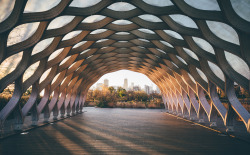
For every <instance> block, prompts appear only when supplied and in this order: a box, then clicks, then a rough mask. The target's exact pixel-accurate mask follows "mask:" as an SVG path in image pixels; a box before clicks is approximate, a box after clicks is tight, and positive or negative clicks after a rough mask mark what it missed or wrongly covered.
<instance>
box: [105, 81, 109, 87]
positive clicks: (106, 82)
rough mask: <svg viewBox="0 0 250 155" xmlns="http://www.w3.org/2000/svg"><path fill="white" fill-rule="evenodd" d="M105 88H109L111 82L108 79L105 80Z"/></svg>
mask: <svg viewBox="0 0 250 155" xmlns="http://www.w3.org/2000/svg"><path fill="white" fill-rule="evenodd" d="M104 87H109V80H108V79H104Z"/></svg>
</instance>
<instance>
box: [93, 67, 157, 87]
mask: <svg viewBox="0 0 250 155" xmlns="http://www.w3.org/2000/svg"><path fill="white" fill-rule="evenodd" d="M105 79H108V81H109V86H121V87H123V85H124V79H127V80H128V87H130V86H131V85H133V84H134V86H140V87H141V88H144V86H145V85H148V86H152V87H153V90H156V85H155V84H154V83H153V82H152V81H151V80H150V79H149V78H148V77H147V76H145V75H144V74H141V73H137V72H133V71H129V70H119V71H116V72H112V73H108V74H105V75H103V76H102V77H101V78H100V79H99V80H98V81H97V82H96V83H94V84H93V85H92V86H91V88H90V89H93V88H96V86H97V84H98V83H104V80H105ZM132 83H133V84H132Z"/></svg>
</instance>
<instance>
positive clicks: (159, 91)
mask: <svg viewBox="0 0 250 155" xmlns="http://www.w3.org/2000/svg"><path fill="white" fill-rule="evenodd" d="M156 93H158V94H160V93H161V90H160V88H159V87H158V86H156Z"/></svg>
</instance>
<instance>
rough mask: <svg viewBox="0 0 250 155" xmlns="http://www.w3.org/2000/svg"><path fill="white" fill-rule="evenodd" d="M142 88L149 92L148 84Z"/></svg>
mask: <svg viewBox="0 0 250 155" xmlns="http://www.w3.org/2000/svg"><path fill="white" fill-rule="evenodd" d="M144 90H145V92H146V93H147V94H150V87H149V86H148V85H145V86H144Z"/></svg>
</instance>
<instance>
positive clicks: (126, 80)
mask: <svg viewBox="0 0 250 155" xmlns="http://www.w3.org/2000/svg"><path fill="white" fill-rule="evenodd" d="M123 88H124V89H125V90H128V79H124V84H123Z"/></svg>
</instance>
